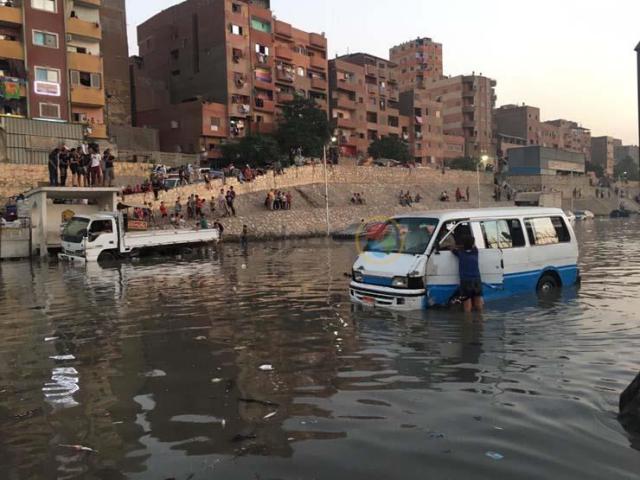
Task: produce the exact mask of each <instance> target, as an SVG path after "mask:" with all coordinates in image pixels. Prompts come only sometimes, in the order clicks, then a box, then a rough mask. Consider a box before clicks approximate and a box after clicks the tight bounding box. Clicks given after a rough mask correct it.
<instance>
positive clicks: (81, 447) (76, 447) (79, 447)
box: [58, 444, 98, 453]
mask: <svg viewBox="0 0 640 480" xmlns="http://www.w3.org/2000/svg"><path fill="white" fill-rule="evenodd" d="M58 446H59V447H61V448H70V449H71V450H75V451H76V452H88V453H98V451H97V450H94V449H93V448H90V447H85V446H84V445H63V444H60V445H58Z"/></svg>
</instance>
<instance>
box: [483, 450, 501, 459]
mask: <svg viewBox="0 0 640 480" xmlns="http://www.w3.org/2000/svg"><path fill="white" fill-rule="evenodd" d="M485 455H486V456H487V457H489V458H490V459H491V460H502V459H503V458H504V455H501V454H500V453H498V452H487V453H485Z"/></svg>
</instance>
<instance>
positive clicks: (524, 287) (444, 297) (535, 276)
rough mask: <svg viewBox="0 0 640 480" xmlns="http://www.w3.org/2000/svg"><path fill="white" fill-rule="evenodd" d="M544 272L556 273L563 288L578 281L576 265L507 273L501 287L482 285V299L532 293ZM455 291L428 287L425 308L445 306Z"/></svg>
mask: <svg viewBox="0 0 640 480" xmlns="http://www.w3.org/2000/svg"><path fill="white" fill-rule="evenodd" d="M544 272H555V273H557V274H558V275H559V276H560V280H561V281H562V285H563V286H564V287H571V286H573V285H575V284H576V282H577V280H578V266H577V265H568V266H565V267H559V268H555V267H549V268H545V269H541V270H532V271H529V272H517V273H509V274H506V275H505V276H504V283H503V284H502V285H490V284H486V283H485V284H483V294H484V298H485V299H486V300H495V299H499V298H505V297H510V296H512V295H516V294H519V293H526V292H534V291H535V289H536V287H537V286H538V281H539V280H540V277H541V276H542V274H543V273H544ZM457 290H458V285H428V286H427V308H428V307H429V306H435V305H447V304H448V303H449V300H451V297H453V295H454V294H455V293H456V291H457Z"/></svg>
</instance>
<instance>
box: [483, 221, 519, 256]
mask: <svg viewBox="0 0 640 480" xmlns="http://www.w3.org/2000/svg"><path fill="white" fill-rule="evenodd" d="M480 225H481V227H482V234H483V235H484V243H485V245H486V248H492V249H498V248H499V249H505V248H518V247H524V246H525V241H524V232H523V231H522V224H521V223H520V220H517V219H513V220H497V221H487V222H481V224H480Z"/></svg>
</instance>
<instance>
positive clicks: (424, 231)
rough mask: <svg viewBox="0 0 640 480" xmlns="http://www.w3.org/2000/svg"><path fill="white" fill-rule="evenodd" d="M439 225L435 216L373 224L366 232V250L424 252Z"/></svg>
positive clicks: (417, 253)
mask: <svg viewBox="0 0 640 480" xmlns="http://www.w3.org/2000/svg"><path fill="white" fill-rule="evenodd" d="M437 226H438V220H437V219H435V218H399V219H392V220H389V221H388V222H385V223H380V224H376V225H372V226H370V227H369V228H368V229H367V231H366V232H365V236H366V240H367V243H366V245H365V251H366V252H377V253H385V254H389V253H404V254H407V255H420V254H423V253H425V252H426V251H427V247H428V246H429V242H430V241H431V237H432V236H433V234H434V232H435V231H436V227H437Z"/></svg>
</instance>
